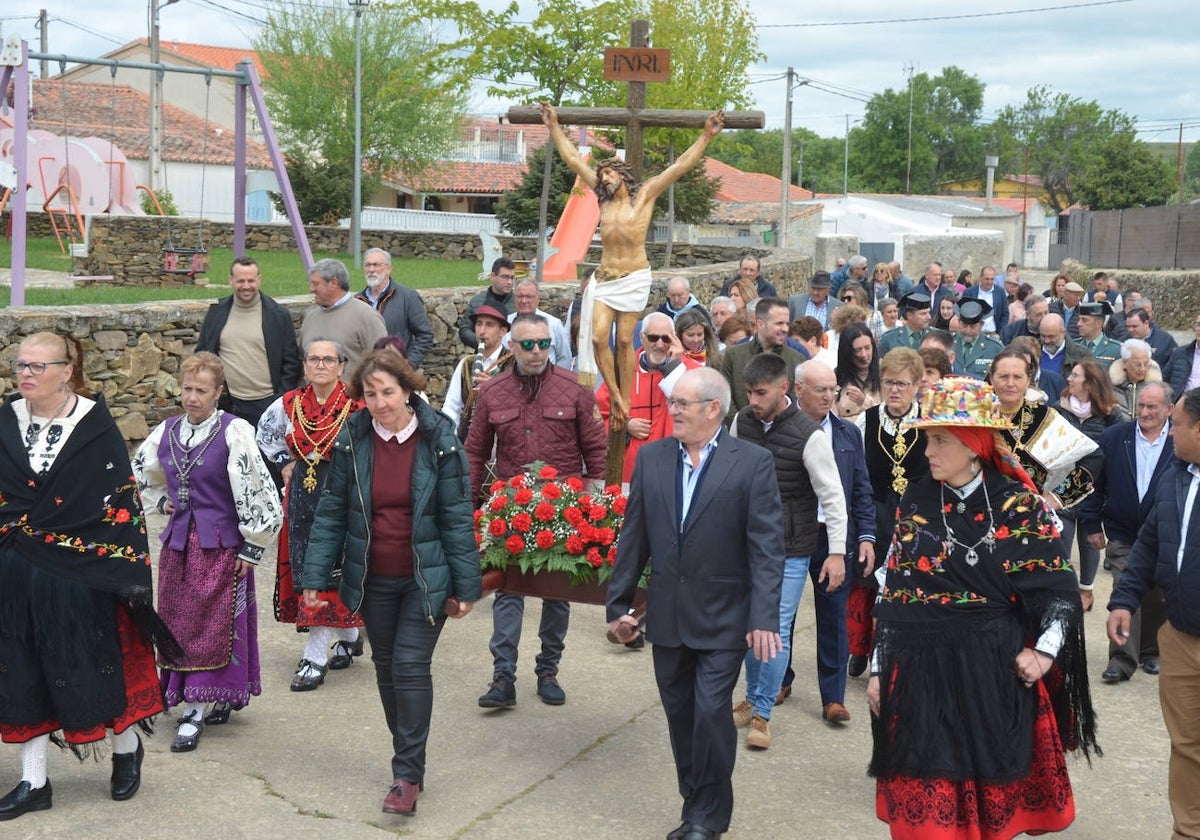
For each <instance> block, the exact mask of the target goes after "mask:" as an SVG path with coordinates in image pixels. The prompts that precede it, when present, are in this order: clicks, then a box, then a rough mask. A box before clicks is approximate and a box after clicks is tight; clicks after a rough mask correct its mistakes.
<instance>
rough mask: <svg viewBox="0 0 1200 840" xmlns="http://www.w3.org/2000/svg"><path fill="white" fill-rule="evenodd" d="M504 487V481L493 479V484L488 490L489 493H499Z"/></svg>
mask: <svg viewBox="0 0 1200 840" xmlns="http://www.w3.org/2000/svg"><path fill="white" fill-rule="evenodd" d="M504 488H505V484H504V482H503V481H493V482H492V486H491V487H489V488H488V492H489V493H499V492H500V491H501V490H503V489H504Z"/></svg>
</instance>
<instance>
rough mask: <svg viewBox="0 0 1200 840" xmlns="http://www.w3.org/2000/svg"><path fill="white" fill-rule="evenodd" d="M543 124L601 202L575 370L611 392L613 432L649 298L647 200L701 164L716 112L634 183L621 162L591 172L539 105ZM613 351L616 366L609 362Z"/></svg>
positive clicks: (716, 124)
mask: <svg viewBox="0 0 1200 840" xmlns="http://www.w3.org/2000/svg"><path fill="white" fill-rule="evenodd" d="M542 122H543V123H545V124H546V127H547V128H548V129H549V130H550V136H551V137H553V138H554V145H555V148H557V149H558V153H559V154H560V155H561V156H562V159H563V161H564V162H565V163H566V164H567V166H569V167H570V168H571V170H572V171H574V172H575V174H576V175H578V176H579V179H580V180H581V181H582V182H583V183H584V185H585V186H587V187H589V188H591V189H592V190H594V191H595V193H596V198H597V199H598V200H599V202H600V242H601V244H602V246H603V249H602V251H601V255H600V267H599V268H598V269H596V276H595V282H593V283H591V284H589V285H588V288H587V291H585V292H584V297H583V307H582V314H581V317H580V319H579V363H578V370H579V372H580V374H582V375H584V376H592V377H594V375H595V373H596V372H597V371H598V372H599V373H600V375H601V377H602V378H603V379H604V384H606V385H607V386H608V390H609V393H611V394H612V415H611V417H610V419H609V423H610V428H611V429H612V430H613V431H620V430H621V429H623V428H625V420H626V419H627V418H628V417H629V392H630V387H631V385H632V383H633V371H634V366H635V364H636V362H637V358H636V356H635V355H634V352H633V337H634V332H635V331H636V329H637V322H638V318H639V316H640V315H641V313H642V312H643V311H644V310H645V309H646V302H647V300H648V299H649V296H650V283H651V280H652V277H651V274H650V260H649V259H647V257H646V232H647V231H648V230H649V229H650V223H651V222H652V221H653V220H654V202H655V199H657V198H658V197H659V196H660V195H662V194H663V193H664V192H666V190H667V187H669V186H670V185H671V184H673V183H675V181H677V180H679V178H680V177H682V175H683V174H684V173H685V172H687V171H688V170H689V169H691V168H692V167H693V166H695V165H696V164H698V163H699V162H700V158H701V156H702V155H703V154H704V150H705V149H706V148H708V144H709V143H710V142H712V139H713V138H714V137H716V136H717V134H719V133H720V131H721V129H722V128H723V127H724V124H725V116H724V112H723V111H717V112H716V113H714V114H712V115H711V116H710V117H709V118H708V120H707V121H706V122H705V124H704V131H703V132H702V133H701V134H700V136H699V137H698V138H697V139H696V142H695V143H693V144H692V145H691V146H690V147H689V148H688V150H687V151H685V152H684V153H683V154H681V155H680V156H679V157H678V158H676V159H675V162H674V163H672V164H671V165H670V166H668V167H667V168H666V169H664V170H663V171H662V172H660V173H659V174H658V175H655V176H654V177H653V178H650V179H648V180H647V181H646V182H645V183H643V184H638V183H637V181H636V180H634V177H633V170H632V169H631V168H630V167H629V165H628V164H626V163H625V162H624V161H620V160H616V159H615V158H610V159H608V160H605V161H603V162H602V163H601V164H600V165H599V166H598V167H597V168H596V169H594V170H593V169H592V168H591V167H590V166H588V165H587V163H586V162H585V161H584V160H583V158H582V157H581V156H580V154H579V150H578V149H576V148H575V146H574V145H572V143H571V141H570V140H569V139H568V138H567V135H566V134H565V133H564V132H563V130H562V127H561V126H559V124H558V114H557V113H556V112H555V110H554V108H553V107H552V106H550V105H548V104H546V103H542ZM614 322H615V323H616V325H617V335H616V350H615V351H613V350H610V349H609V335H610V334H611V332H612V326H613V323H614ZM614 356H615V364H614Z"/></svg>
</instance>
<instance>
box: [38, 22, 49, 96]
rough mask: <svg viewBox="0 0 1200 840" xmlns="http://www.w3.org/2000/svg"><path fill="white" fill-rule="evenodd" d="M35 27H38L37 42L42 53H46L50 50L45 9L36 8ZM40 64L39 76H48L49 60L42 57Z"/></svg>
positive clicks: (46, 77) (45, 77) (44, 77)
mask: <svg viewBox="0 0 1200 840" xmlns="http://www.w3.org/2000/svg"><path fill="white" fill-rule="evenodd" d="M37 27H38V43H39V44H40V48H41V51H42V55H46V53H48V52H50V21H49V19H48V18H47V17H46V10H45V9H38V22H37ZM41 64H42V67H41V78H43V79H48V78H50V62H49V60H47V59H45V58H43V59H42V62H41Z"/></svg>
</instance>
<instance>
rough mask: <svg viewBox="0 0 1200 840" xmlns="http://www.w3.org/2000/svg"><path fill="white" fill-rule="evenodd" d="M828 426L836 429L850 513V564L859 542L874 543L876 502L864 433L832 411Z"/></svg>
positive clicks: (835, 443) (840, 470) (836, 446)
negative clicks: (868, 468)
mask: <svg viewBox="0 0 1200 840" xmlns="http://www.w3.org/2000/svg"><path fill="white" fill-rule="evenodd" d="M829 427H830V428H831V429H832V430H833V441H832V442H833V459H834V461H836V462H837V468H838V475H839V476H841V479H842V490H843V491H844V492H845V494H846V512H847V513H849V515H850V516H849V527H847V528H846V562H847V564H849V562H850V559H851V558H852V557H855V556H856V555H857V554H858V544H859V543H860V542H862V541H863V540H868V541H870V542H875V502H874V497H873V496H872V495H871V477H870V476H869V475H868V474H867V456H866V454H865V452H864V451H863V440H862V432H860V431H859V430H858V426H855V425H854V424H853V423H851V422H850V421H849V420H843V419H842V418H841V417H838V416H836V415H834V414H833V413H832V412H831V413H830V415H829ZM832 550H833V549H832V548H830V551H832Z"/></svg>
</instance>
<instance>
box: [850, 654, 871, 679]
mask: <svg viewBox="0 0 1200 840" xmlns="http://www.w3.org/2000/svg"><path fill="white" fill-rule="evenodd" d="M846 670H847V671H848V672H849V674H850V676H852V677H861V676H862V675H863V672H864V671H866V670H867V657H865V656H859V655H858V654H852V655H851V656H850V665H849V667H848V668H847V669H846Z"/></svg>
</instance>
